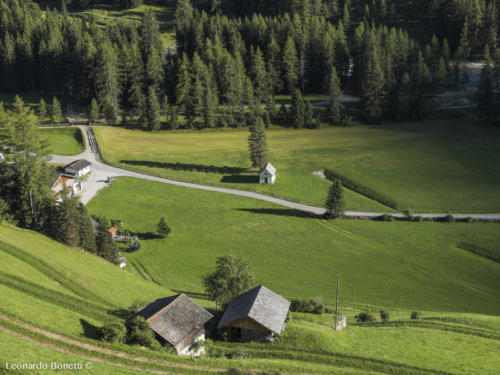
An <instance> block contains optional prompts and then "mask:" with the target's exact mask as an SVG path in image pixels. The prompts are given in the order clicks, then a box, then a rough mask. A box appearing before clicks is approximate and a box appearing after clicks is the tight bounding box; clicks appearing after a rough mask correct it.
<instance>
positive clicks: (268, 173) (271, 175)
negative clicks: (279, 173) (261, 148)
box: [259, 162, 276, 184]
mask: <svg viewBox="0 0 500 375" xmlns="http://www.w3.org/2000/svg"><path fill="white" fill-rule="evenodd" d="M259 180H260V183H261V184H274V183H275V182H276V168H274V166H273V165H272V164H271V163H269V162H268V163H267V164H266V166H265V167H264V168H263V169H262V170H261V171H260V174H259Z"/></svg>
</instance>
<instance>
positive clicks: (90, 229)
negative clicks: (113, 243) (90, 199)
mask: <svg viewBox="0 0 500 375" xmlns="http://www.w3.org/2000/svg"><path fill="white" fill-rule="evenodd" d="M77 213H78V224H79V238H80V243H79V246H80V247H81V248H83V249H85V250H86V251H88V252H90V253H93V254H95V253H96V252H97V247H96V233H95V229H94V226H93V225H92V220H91V219H90V215H89V213H88V211H87V209H86V208H85V206H84V205H83V204H81V203H78V205H77Z"/></svg>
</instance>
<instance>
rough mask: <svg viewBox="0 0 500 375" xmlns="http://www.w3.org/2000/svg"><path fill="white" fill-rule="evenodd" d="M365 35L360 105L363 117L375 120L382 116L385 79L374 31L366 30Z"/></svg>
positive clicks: (371, 120)
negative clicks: (365, 49)
mask: <svg viewBox="0 0 500 375" xmlns="http://www.w3.org/2000/svg"><path fill="white" fill-rule="evenodd" d="M367 35H368V36H367V39H368V40H367V45H366V48H367V51H366V54H365V61H364V72H363V75H362V83H361V106H362V111H363V115H364V117H365V119H366V120H368V121H370V122H377V121H379V120H380V119H381V118H382V109H383V103H384V95H385V93H384V84H385V81H384V74H383V71H382V67H381V65H380V57H379V53H380V50H379V47H378V44H377V40H376V36H375V31H373V30H372V31H368V32H367Z"/></svg>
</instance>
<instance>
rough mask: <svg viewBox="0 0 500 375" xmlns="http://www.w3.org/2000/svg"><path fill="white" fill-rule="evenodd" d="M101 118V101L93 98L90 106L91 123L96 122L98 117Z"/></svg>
mask: <svg viewBox="0 0 500 375" xmlns="http://www.w3.org/2000/svg"><path fill="white" fill-rule="evenodd" d="M98 118H99V103H97V100H95V98H92V101H91V102H90V107H89V124H95V122H96V121H97V119H98Z"/></svg>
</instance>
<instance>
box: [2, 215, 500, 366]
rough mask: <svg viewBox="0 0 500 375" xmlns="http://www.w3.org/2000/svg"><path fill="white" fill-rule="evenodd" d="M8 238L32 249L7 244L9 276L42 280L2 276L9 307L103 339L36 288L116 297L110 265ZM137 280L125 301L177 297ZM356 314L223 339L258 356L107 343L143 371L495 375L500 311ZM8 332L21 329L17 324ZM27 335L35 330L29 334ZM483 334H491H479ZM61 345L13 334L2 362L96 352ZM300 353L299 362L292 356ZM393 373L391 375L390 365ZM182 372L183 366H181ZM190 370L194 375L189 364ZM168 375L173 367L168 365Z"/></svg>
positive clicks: (6, 336) (29, 238)
mask: <svg viewBox="0 0 500 375" xmlns="http://www.w3.org/2000/svg"><path fill="white" fill-rule="evenodd" d="M0 234H1V235H2V241H3V240H4V239H6V238H7V239H11V238H15V240H12V241H9V242H11V243H14V242H15V244H16V245H19V246H20V247H19V248H18V251H19V250H20V251H22V253H23V254H24V255H21V254H19V253H16V255H17V256H13V255H10V253H8V252H5V246H6V244H5V243H3V242H0V248H2V249H4V250H2V251H0V259H1V260H2V262H1V263H0V272H2V273H11V274H15V276H17V277H18V278H19V279H21V280H25V281H30V282H32V283H33V284H34V285H33V290H32V291H31V292H32V293H31V294H30V293H25V292H23V291H21V290H17V289H16V288H15V287H12V286H7V285H5V283H4V281H5V280H4V279H0V289H1V290H0V293H1V295H2V305H1V308H2V312H6V313H8V314H9V315H15V316H18V317H19V318H21V319H22V320H24V321H27V322H29V323H31V324H34V325H36V326H42V327H45V328H46V329H49V330H51V331H54V332H59V333H62V334H64V335H67V336H70V337H74V338H77V339H79V340H82V342H84V343H89V344H91V345H95V344H96V342H95V341H92V340H89V339H88V338H85V337H84V336H86V337H89V336H88V335H89V332H88V326H89V325H92V324H95V325H100V324H102V321H100V320H99V319H97V320H93V319H92V318H89V317H88V316H87V314H86V311H85V308H84V307H83V306H82V309H81V310H78V309H72V308H70V307H67V306H66V307H64V306H61V305H60V304H59V301H56V300H52V301H46V300H44V299H43V295H38V296H37V295H36V293H39V292H40V291H41V290H44V289H46V288H51V289H53V290H54V291H59V292H60V293H61V294H62V295H66V297H65V298H66V299H67V298H69V296H71V295H73V294H72V293H70V292H69V291H67V290H65V287H64V283H62V285H59V284H58V283H57V282H56V280H52V281H51V277H54V275H55V273H67V274H68V275H75V277H74V281H75V282H76V283H77V284H79V285H82V287H87V286H89V285H92V286H93V288H97V289H96V290H98V291H99V293H104V294H103V295H105V296H109V293H111V292H113V291H114V292H115V293H116V291H115V288H116V285H117V284H120V281H121V278H120V276H119V273H118V274H117V273H115V272H112V271H111V269H110V268H108V267H102V264H101V262H102V260H100V259H98V258H96V257H93V256H90V255H88V254H85V253H82V252H80V251H78V250H76V249H69V248H67V247H65V246H62V245H60V244H56V243H54V242H53V241H51V240H48V239H46V238H45V237H43V236H41V235H39V234H37V233H33V232H30V231H26V230H20V229H18V228H14V227H12V226H6V225H0ZM40 249H42V254H40ZM47 255H49V257H47ZM23 256H24V260H21V259H20V258H19V257H23ZM49 258H53V262H52V263H51V264H50V266H52V267H53V272H52V273H51V274H50V275H47V274H46V273H44V272H40V270H43V268H40V265H39V264H38V266H36V267H33V266H32V265H33V264H35V265H36V262H35V263H33V262H34V261H35V260H37V259H38V260H45V261H48V260H49ZM93 261H97V262H93ZM30 264H31V265H30ZM110 267H113V266H110ZM81 268H84V269H85V270H86V271H87V272H86V273H85V277H82V275H80V274H78V273H76V274H75V270H78V269H81ZM37 280H38V281H39V283H37ZM104 280H105V281H104ZM134 280H135V278H134V277H133V276H131V275H127V276H126V280H125V281H124V284H130V285H131V286H133V287H131V288H129V287H126V288H123V289H122V290H121V291H120V293H119V297H120V298H121V299H123V300H124V301H128V300H131V299H132V298H135V297H136V294H137V293H143V295H144V298H146V299H148V298H149V299H150V298H154V295H155V294H156V291H158V292H159V293H171V292H169V291H166V290H160V289H161V288H159V287H157V286H155V285H153V284H150V283H146V282H137V281H134ZM104 282H106V285H107V286H109V289H110V291H109V292H108V293H106V292H105V290H104V289H103V286H102V285H101V284H102V283H104ZM50 284H53V285H52V286H51V285H50ZM151 291H153V294H151ZM33 293H34V294H35V295H33ZM117 294H118V293H117ZM199 302H201V303H202V304H204V305H205V303H206V301H199ZM82 303H83V304H93V303H94V302H93V301H90V300H86V301H85V300H83V299H82ZM357 311H358V310H357V309H353V308H348V307H345V308H343V309H342V312H343V313H345V314H346V315H347V317H348V320H349V328H348V329H347V330H345V331H342V332H335V331H333V330H332V329H331V328H330V327H329V325H330V324H331V322H332V316H331V315H323V316H317V315H311V314H292V320H291V322H290V323H289V324H288V327H287V330H286V333H285V334H284V336H283V337H282V339H281V340H279V341H277V342H275V343H273V344H270V345H260V344H251V345H249V346H247V345H245V344H227V343H217V345H218V346H221V347H229V348H234V347H238V348H243V350H245V351H246V352H247V353H248V355H249V358H248V359H247V360H246V361H243V362H236V361H230V360H229V361H228V360H222V359H217V360H215V359H202V358H200V359H197V360H189V359H182V358H177V357H171V356H167V355H166V354H162V353H153V352H150V351H147V350H141V349H139V348H131V347H125V346H116V345H114V346H113V345H111V346H110V345H106V347H107V348H109V349H112V350H115V351H121V352H122V353H123V351H124V350H125V351H126V352H127V353H130V354H133V355H135V356H140V357H146V358H150V361H146V363H144V362H143V363H140V365H141V367H151V369H153V368H155V367H153V366H155V365H154V364H153V362H154V360H158V359H162V360H165V361H174V362H177V363H178V364H179V365H180V366H183V365H188V366H189V365H198V366H211V367H217V368H223V369H229V368H231V367H233V368H234V367H238V368H241V369H256V368H259V369H261V370H262V371H284V372H286V373H303V372H307V373H315V372H319V373H335V374H339V375H340V374H346V375H347V374H358V375H361V374H363V375H368V374H375V373H377V374H383V373H392V374H394V369H396V371H397V373H411V374H423V375H426V374H430V372H428V371H426V370H418V369H432V370H437V371H445V372H446V373H452V374H466V375H469V374H470V375H475V374H477V373H478V372H479V373H481V374H482V375H490V374H491V375H494V374H496V372H497V370H498V368H499V366H500V363H499V361H500V356H498V355H497V354H498V353H499V352H500V344H499V341H498V338H496V339H495V337H498V334H495V333H498V329H499V328H500V320H499V318H498V317H490V316H484V315H475V314H457V313H426V312H424V313H423V317H424V319H422V320H421V321H418V322H412V324H413V326H399V323H397V322H400V321H403V322H406V324H408V323H409V320H408V316H409V314H410V311H408V310H404V311H403V310H391V318H392V319H391V320H392V321H394V323H392V322H391V323H386V324H384V325H383V326H376V325H375V326H374V325H367V326H358V325H355V324H354V323H353V322H354V318H353V316H354V314H355V313H356V312H357ZM373 312H374V313H376V311H373ZM84 322H85V323H84ZM4 324H5V323H2V319H0V326H4ZM84 326H86V327H87V331H85V330H83V328H82V327H84ZM7 328H9V329H12V328H11V327H10V326H9V325H7ZM457 329H458V330H461V332H462V333H457ZM26 333H27V334H28V335H30V336H32V335H31V334H30V333H29V331H27V332H25V334H26ZM478 333H479V334H481V335H482V336H478ZM34 338H35V339H36V340H38V341H40V340H41V339H40V336H36V335H35V336H34ZM41 343H42V345H45V344H47V343H50V344H51V345H54V344H55V345H56V347H58V348H59V349H58V350H66V348H67V347H66V346H65V345H64V344H61V343H55V342H54V341H50V340H49V341H47V339H44V340H42V341H41ZM375 343H376V345H375ZM53 348H54V347H52V348H48V347H43V346H41V345H40V344H34V343H31V342H29V341H26V340H25V339H21V338H18V337H14V336H12V335H11V334H10V333H6V332H1V333H0V361H1V362H3V363H5V362H9V363H23V362H34V363H37V362H38V361H40V360H42V361H48V362H52V361H56V362H60V363H61V362H65V363H73V362H75V361H82V362H86V360H85V359H82V358H81V357H79V355H89V352H88V351H87V352H86V351H82V350H81V349H78V348H75V347H73V348H71V351H72V352H74V353H76V355H72V354H69V353H60V352H57V351H54V350H52V349H53ZM230 350H231V349H230ZM429 351H430V353H429ZM90 355H91V356H97V357H101V355H100V354H99V353H94V354H92V353H90ZM292 358H294V359H295V360H291V359H292ZM112 362H113V363H116V364H125V365H128V366H134V363H132V364H131V362H130V360H125V359H121V358H116V357H115V358H114V359H113V360H112ZM92 363H93V366H94V370H93V371H94V372H93V373H96V371H98V373H99V374H108V373H109V374H117V373H120V374H121V373H124V374H127V373H134V370H128V369H123V368H117V367H116V366H114V365H105V364H100V363H98V362H95V361H92ZM135 365H137V364H135ZM156 368H158V367H156ZM160 368H161V367H160ZM415 368H418V369H415ZM390 369H392V371H389V370H390ZM180 370H181V369H179V371H176V372H180ZM182 370H183V371H184V372H187V373H191V371H190V370H189V369H182ZM374 370H377V371H374ZM224 372H225V370H224ZM48 373H51V372H48ZM59 373H61V372H59ZM62 373H64V372H62ZM68 373H69V372H68ZM84 373H85V372H84ZM135 373H137V371H135ZM167 373H170V372H169V371H168V370H167Z"/></svg>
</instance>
